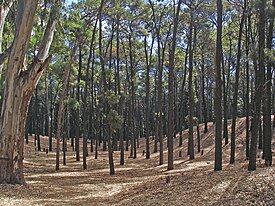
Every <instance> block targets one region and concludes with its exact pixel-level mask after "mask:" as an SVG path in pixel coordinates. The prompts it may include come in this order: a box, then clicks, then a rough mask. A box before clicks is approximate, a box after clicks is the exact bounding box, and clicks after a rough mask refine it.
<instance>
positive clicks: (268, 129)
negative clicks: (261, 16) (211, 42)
mask: <svg viewBox="0 0 275 206" xmlns="http://www.w3.org/2000/svg"><path fill="white" fill-rule="evenodd" d="M272 6H273V8H274V7H275V0H273V1H272ZM273 27H274V16H272V17H270V19H269V27H268V35H267V49H269V50H270V51H271V49H272V40H273V31H274V29H273ZM266 77H267V78H266V81H267V82H266V97H267V98H266V124H265V127H264V129H265V141H264V151H265V155H264V158H265V164H266V165H267V166H271V165H272V147H271V145H272V144H271V143H272V126H271V123H272V120H271V101H272V99H271V96H272V93H271V86H272V83H271V81H272V62H271V60H269V61H268V63H267V75H266ZM273 92H274V91H273Z"/></svg>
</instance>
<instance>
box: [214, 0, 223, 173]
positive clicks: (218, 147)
mask: <svg viewBox="0 0 275 206" xmlns="http://www.w3.org/2000/svg"><path fill="white" fill-rule="evenodd" d="M222 7H223V6H222V1H221V0H217V15H218V16H217V39H216V58H215V71H216V86H215V99H214V108H215V110H214V113H215V167H214V171H218V170H222V101H221V100H222V81H221V56H222V55H221V51H222Z"/></svg>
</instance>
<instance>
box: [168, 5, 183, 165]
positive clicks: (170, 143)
mask: <svg viewBox="0 0 275 206" xmlns="http://www.w3.org/2000/svg"><path fill="white" fill-rule="evenodd" d="M181 2H182V0H179V1H178V5H177V10H176V14H175V16H174V20H173V21H174V28H173V37H172V47H171V50H170V54H169V73H168V92H169V99H168V170H172V169H173V167H174V158H173V153H174V152H173V150H174V149H173V145H174V144H173V141H174V134H175V131H174V67H175V49H176V40H177V30H178V18H179V13H180V6H181Z"/></svg>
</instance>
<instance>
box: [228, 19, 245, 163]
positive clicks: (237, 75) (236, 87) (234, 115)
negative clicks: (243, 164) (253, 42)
mask: <svg viewBox="0 0 275 206" xmlns="http://www.w3.org/2000/svg"><path fill="white" fill-rule="evenodd" d="M243 24H244V14H243V15H242V17H241V22H240V28H239V36H238V46H237V47H238V52H237V65H236V73H235V85H234V96H233V111H232V126H231V153H230V164H233V163H234V162H235V144H236V143H235V139H236V118H237V109H238V108H237V101H238V92H239V91H238V90H239V78H240V69H241V68H240V64H241V48H242V32H243Z"/></svg>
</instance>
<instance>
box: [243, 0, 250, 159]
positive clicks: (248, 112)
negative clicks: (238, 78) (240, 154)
mask: <svg viewBox="0 0 275 206" xmlns="http://www.w3.org/2000/svg"><path fill="white" fill-rule="evenodd" d="M247 6H248V5H247V0H245V1H244V9H245V10H246V9H247ZM248 18H250V17H249V16H247V17H246V18H245V25H246V30H245V39H246V40H245V42H246V44H245V47H246V59H247V60H246V96H245V105H246V117H245V133H246V134H245V135H246V136H245V140H246V143H245V147H246V150H245V155H246V158H247V159H248V158H249V142H250V135H249V123H250V120H249V116H250V97H249V96H250V92H249V91H250V89H249V85H250V83H249V79H250V76H249V74H250V72H249V69H250V67H249V47H250V38H249V32H250V26H249V25H248V23H249V21H248Z"/></svg>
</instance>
